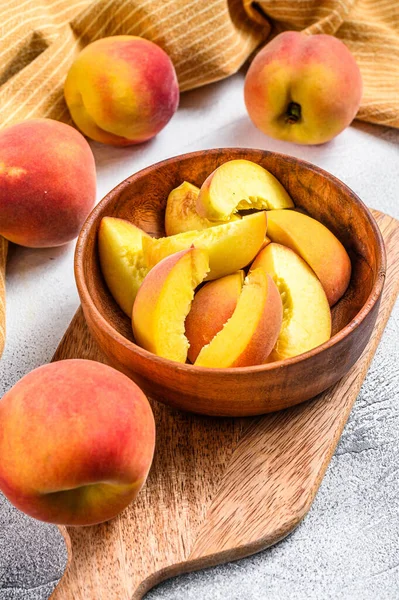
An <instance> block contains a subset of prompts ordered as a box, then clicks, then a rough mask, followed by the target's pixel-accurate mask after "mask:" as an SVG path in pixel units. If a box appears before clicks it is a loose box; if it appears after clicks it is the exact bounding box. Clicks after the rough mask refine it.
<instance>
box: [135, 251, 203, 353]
mask: <svg viewBox="0 0 399 600" xmlns="http://www.w3.org/2000/svg"><path fill="white" fill-rule="evenodd" d="M208 270H209V263H208V256H207V253H206V252H205V251H203V250H199V249H198V248H189V249H188V250H183V251H181V252H177V253H176V254H173V255H172V256H168V257H167V258H165V259H164V260H162V261H161V262H159V263H158V264H157V265H156V266H155V267H154V268H153V269H152V270H151V271H150V272H149V273H148V275H147V277H146V278H145V279H144V281H143V283H142V285H141V287H140V289H139V291H138V293H137V297H136V300H135V303H134V305H133V317H132V325H133V333H134V337H135V339H136V342H137V344H139V345H140V346H142V347H143V348H145V349H146V350H149V352H153V353H154V354H157V355H158V356H162V357H163V358H169V359H170V360H175V361H177V362H181V363H184V362H186V359H187V351H188V340H187V338H186V336H185V335H184V331H185V330H184V321H185V319H186V317H187V315H188V313H189V310H190V307H191V302H192V300H193V298H194V290H195V288H196V287H197V285H199V284H200V283H201V282H202V281H203V279H204V278H205V276H206V274H207V273H208Z"/></svg>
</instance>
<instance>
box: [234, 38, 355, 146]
mask: <svg viewBox="0 0 399 600" xmlns="http://www.w3.org/2000/svg"><path fill="white" fill-rule="evenodd" d="M244 96H245V104H246V107H247V110H248V114H249V116H250V117H251V119H252V121H253V123H254V124H255V125H256V127H258V128H259V129H260V130H261V131H263V133H266V134H267V135H270V136H271V137H274V138H277V139H281V140H288V141H290V142H296V143H298V144H322V143H324V142H327V141H328V140H331V139H332V138H333V137H335V136H336V135H338V133H340V132H341V131H342V130H343V129H345V127H347V126H348V125H349V124H350V123H351V121H352V120H353V119H354V118H355V116H356V113H357V111H358V108H359V105H360V100H361V97H362V78H361V74H360V70H359V67H358V65H357V63H356V61H355V59H354V57H353V55H352V54H351V52H350V51H349V50H348V48H347V47H346V46H345V44H344V43H343V42H341V41H340V40H338V39H337V38H335V37H333V36H331V35H325V34H321V35H311V36H308V35H305V34H304V33H299V32H296V31H286V32H284V33H280V35H278V36H277V37H275V38H274V39H273V40H272V41H271V42H270V43H269V44H267V45H266V46H265V47H264V48H263V49H262V50H261V51H260V52H259V54H257V56H256V57H255V59H254V60H253V62H252V64H251V66H250V68H249V70H248V73H247V76H246V78H245V86H244Z"/></svg>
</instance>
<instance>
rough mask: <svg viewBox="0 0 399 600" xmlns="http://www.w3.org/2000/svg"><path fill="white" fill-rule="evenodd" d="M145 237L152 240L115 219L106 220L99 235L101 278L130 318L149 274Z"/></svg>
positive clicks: (103, 221)
mask: <svg viewBox="0 0 399 600" xmlns="http://www.w3.org/2000/svg"><path fill="white" fill-rule="evenodd" d="M144 237H149V236H148V235H147V233H145V231H142V230H141V229H139V228H138V227H136V226H135V225H133V223H130V222H129V221H126V220H125V219H118V218H115V217H104V218H103V219H102V221H101V224H100V229H99V232H98V250H99V255H100V264H101V271H102V274H103V276H104V279H105V281H106V284H107V286H108V288H109V290H110V292H111V294H112V296H113V297H114V299H115V301H116V302H117V304H119V306H120V307H121V309H122V310H123V311H124V312H125V313H126V314H127V315H128V317H129V318H131V316H132V308H133V302H134V300H135V298H136V295H137V292H138V289H139V287H140V285H141V284H142V282H143V280H144V277H145V276H146V275H147V273H148V267H147V265H146V263H145V261H144V257H143V251H142V240H143V238H144Z"/></svg>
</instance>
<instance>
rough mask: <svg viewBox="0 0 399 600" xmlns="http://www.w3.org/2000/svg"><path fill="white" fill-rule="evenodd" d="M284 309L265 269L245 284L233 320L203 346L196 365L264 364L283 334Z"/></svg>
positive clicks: (225, 366)
mask: <svg viewBox="0 0 399 600" xmlns="http://www.w3.org/2000/svg"><path fill="white" fill-rule="evenodd" d="M281 321H282V305H281V300H280V297H279V293H278V290H277V288H276V286H275V284H274V283H273V281H272V279H271V278H270V277H269V276H267V275H266V274H265V272H264V271H263V269H255V270H253V271H251V273H249V275H248V277H246V279H245V281H244V285H243V288H242V292H241V295H240V297H239V299H238V302H237V306H236V309H235V311H234V313H233V315H232V317H231V318H230V319H229V320H228V321H227V323H226V324H225V325H224V327H223V329H222V330H221V331H219V333H217V334H216V336H215V337H214V338H213V339H212V340H211V342H210V343H209V344H208V345H207V346H204V347H203V348H202V350H201V352H200V353H199V355H198V358H197V360H196V361H195V365H196V366H201V367H213V368H215V367H218V368H228V367H244V366H250V365H256V364H262V363H264V362H265V361H266V359H267V357H268V355H269V354H270V352H271V350H272V348H273V346H274V344H275V342H276V339H277V336H278V334H279V331H280V327H281Z"/></svg>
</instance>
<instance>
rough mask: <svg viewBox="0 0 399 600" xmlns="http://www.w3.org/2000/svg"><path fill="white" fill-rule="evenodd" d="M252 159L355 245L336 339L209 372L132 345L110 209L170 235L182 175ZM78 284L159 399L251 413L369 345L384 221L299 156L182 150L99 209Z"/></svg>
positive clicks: (338, 370)
mask: <svg viewBox="0 0 399 600" xmlns="http://www.w3.org/2000/svg"><path fill="white" fill-rule="evenodd" d="M232 159H247V160H252V161H254V162H255V163H258V164H260V165H262V166H263V167H265V168H266V169H268V170H269V171H271V173H273V174H274V175H275V176H276V177H277V178H278V179H279V180H280V181H281V183H282V184H283V185H284V187H285V188H286V190H287V191H288V193H289V194H290V195H291V197H292V198H293V200H294V202H295V205H296V207H297V208H298V209H301V210H303V211H305V212H307V213H309V214H310V215H311V216H313V217H314V218H316V219H317V220H319V221H321V222H322V223H324V224H325V225H326V226H327V227H328V228H329V229H330V230H331V231H333V232H334V233H335V235H337V236H338V238H339V239H340V240H341V242H342V243H343V244H344V246H345V247H346V249H347V250H348V252H349V254H350V257H351V262H352V277H351V281H350V284H349V287H348V289H347V291H346V293H345V294H344V296H343V297H342V298H341V300H340V301H339V302H338V303H337V304H336V305H335V306H334V307H333V310H332V317H333V334H334V335H333V337H332V338H331V339H330V340H328V341H327V342H325V343H324V344H322V345H320V346H318V347H317V348H314V349H313V350H310V351H309V352H306V353H304V354H301V355H300V356H295V357H293V358H289V359H286V360H284V361H278V362H274V363H269V364H266V365H257V366H253V367H239V368H234V369H210V368H203V367H198V366H193V365H189V364H181V363H177V362H175V361H170V360H167V359H164V358H161V357H159V356H155V355H154V354H152V353H150V352H147V351H146V350H144V349H143V348H140V347H139V346H138V345H136V344H135V343H134V339H133V333H132V327H131V322H130V320H129V319H128V317H127V316H126V315H125V314H124V313H122V311H121V309H120V308H119V307H118V306H117V305H116V303H115V301H114V300H113V298H112V297H111V295H110V293H109V291H108V289H107V286H106V284H105V282H104V279H103V277H102V274H101V269H100V265H99V260H98V252H97V237H98V236H97V232H98V228H99V225H100V222H101V219H102V218H103V217H104V216H114V217H122V218H126V219H128V220H130V221H132V222H133V223H135V225H137V226H138V227H141V228H142V229H145V230H146V231H147V232H148V233H150V234H152V235H156V236H162V235H164V213H165V205H166V199H167V197H168V194H169V192H170V191H171V190H172V189H173V188H174V187H176V186H177V185H180V183H181V182H182V181H184V180H186V181H191V182H192V183H194V184H195V185H198V186H200V185H201V184H202V182H203V181H204V179H205V177H206V176H207V175H208V174H209V173H211V172H212V171H213V170H214V169H215V168H216V167H218V166H220V165H221V164H223V163H224V162H226V161H228V160H232ZM75 275H76V283H77V287H78V291H79V295H80V298H81V303H82V308H83V312H84V314H85V319H86V322H87V324H88V327H89V329H90V331H91V333H92V335H93V337H94V338H95V340H96V342H97V343H98V344H99V346H100V348H101V349H102V350H103V352H104V354H105V355H106V356H107V359H108V360H109V361H110V364H112V365H113V366H115V367H116V368H118V369H119V370H120V371H122V372H124V373H126V374H127V375H128V376H129V377H130V378H132V379H133V380H134V381H136V382H137V383H138V384H139V386H140V387H141V388H142V389H143V390H144V392H146V393H147V394H149V395H151V396H152V397H154V398H156V399H158V400H160V401H161V402H166V403H168V404H169V405H170V406H173V407H174V408H179V409H184V410H189V411H192V412H196V413H201V414H207V415H223V416H250V415H256V414H264V413H266V412H272V411H275V410H278V409H281V408H287V407H288V406H292V405H294V404H297V403H299V402H303V401H304V400H308V399H309V398H312V397H314V396H315V395H317V394H318V393H320V392H322V391H323V390H325V389H327V388H328V387H330V386H331V385H333V384H334V383H336V382H337V381H338V380H339V379H340V378H341V377H342V376H343V375H345V374H346V373H347V372H348V371H349V369H350V368H351V367H352V366H353V364H354V363H355V362H356V361H357V359H358V358H359V356H360V355H361V353H362V352H363V350H364V348H365V346H366V344H367V341H368V339H369V336H370V334H371V331H372V329H373V326H374V323H375V319H376V318H377V312H378V305H379V302H380V298H381V292H382V288H383V285H384V278H385V253H384V248H383V242H382V239H381V235H380V233H379V230H378V227H377V225H376V224H375V221H374V219H373V218H372V216H371V214H370V212H369V211H368V209H367V208H366V207H365V206H364V204H363V203H362V202H361V201H360V199H359V198H358V197H357V196H356V194H354V192H352V191H351V190H350V189H349V188H348V187H347V186H346V185H344V184H343V183H342V182H341V181H339V180H338V179H336V178H335V177H333V176H332V175H331V174H329V173H327V172H326V171H323V170H322V169H319V168H318V167H316V166H314V165H311V164H310V163H307V162H305V161H303V160H301V159H298V158H294V157H292V156H287V155H284V154H277V153H274V152H268V151H266V150H253V149H250V148H216V149H212V150H204V151H200V152H192V153H189V154H183V155H180V156H177V157H174V158H170V159H167V160H165V161H162V162H160V163H157V164H155V165H152V166H150V167H148V168H146V169H144V170H142V171H140V172H138V173H135V174H134V175H132V176H131V177H129V178H128V179H126V180H125V181H123V182H122V183H121V184H119V185H118V186H117V187H116V188H115V189H114V190H112V191H111V192H110V193H109V194H107V196H106V197H105V198H104V199H103V200H102V201H101V202H100V203H99V204H98V205H97V206H96V208H95V209H94V210H93V212H92V213H91V215H90V216H89V218H88V219H87V221H86V223H85V225H84V227H83V229H82V231H81V234H80V236H79V240H78V243H77V246H76V254H75Z"/></svg>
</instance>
